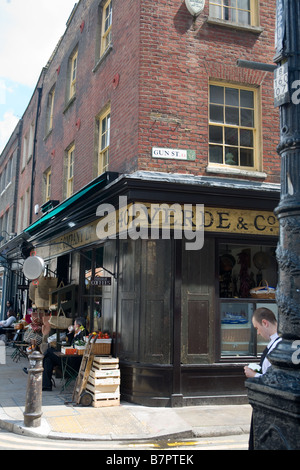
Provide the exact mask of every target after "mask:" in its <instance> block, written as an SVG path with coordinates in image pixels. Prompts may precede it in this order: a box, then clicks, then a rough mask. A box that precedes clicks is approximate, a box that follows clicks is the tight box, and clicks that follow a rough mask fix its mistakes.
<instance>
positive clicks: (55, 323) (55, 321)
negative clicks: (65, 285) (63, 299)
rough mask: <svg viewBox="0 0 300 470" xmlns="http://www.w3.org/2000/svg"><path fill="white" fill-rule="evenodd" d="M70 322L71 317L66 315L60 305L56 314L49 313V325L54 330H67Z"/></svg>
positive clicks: (71, 321)
mask: <svg viewBox="0 0 300 470" xmlns="http://www.w3.org/2000/svg"><path fill="white" fill-rule="evenodd" d="M72 323H73V320H72V318H67V317H66V314H65V312H64V311H63V308H62V307H60V309H59V311H58V314H57V316H54V315H51V317H50V320H49V325H51V327H52V328H54V329H56V330H67V329H68V327H69V326H71V325H72Z"/></svg>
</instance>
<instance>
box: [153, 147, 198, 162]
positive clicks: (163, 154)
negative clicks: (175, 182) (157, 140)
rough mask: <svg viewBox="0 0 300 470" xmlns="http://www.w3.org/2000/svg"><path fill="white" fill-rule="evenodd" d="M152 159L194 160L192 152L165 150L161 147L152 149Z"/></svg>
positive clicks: (194, 155) (194, 153)
mask: <svg viewBox="0 0 300 470" xmlns="http://www.w3.org/2000/svg"><path fill="white" fill-rule="evenodd" d="M152 158H169V159H174V160H196V152H195V151H194V150H182V149H166V148H161V147H153V148H152Z"/></svg>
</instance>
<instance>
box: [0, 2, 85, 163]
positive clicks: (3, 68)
mask: <svg viewBox="0 0 300 470" xmlns="http://www.w3.org/2000/svg"><path fill="white" fill-rule="evenodd" d="M75 3H78V0H0V154H1V152H2V150H3V148H4V147H5V145H6V143H7V141H8V139H9V138H10V136H11V134H12V132H13V130H14V128H15V126H16V124H17V122H18V120H19V119H20V118H21V117H22V115H23V113H24V111H25V109H26V107H27V104H28V103H29V100H30V98H31V96H32V93H33V91H34V88H35V85H36V83H37V80H38V78H39V75H40V73H41V71H42V68H43V67H44V66H45V65H46V64H47V62H48V60H49V58H50V56H51V54H52V52H53V50H54V49H55V47H56V44H57V43H58V41H59V38H60V37H61V36H62V35H63V34H64V32H65V29H66V22H67V20H68V18H69V16H70V14H71V11H72V9H73V6H74V5H75Z"/></svg>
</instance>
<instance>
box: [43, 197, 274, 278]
mask: <svg viewBox="0 0 300 470" xmlns="http://www.w3.org/2000/svg"><path fill="white" fill-rule="evenodd" d="M135 205H136V206H138V205H140V206H141V207H143V208H145V212H141V213H139V214H138V219H139V224H143V220H144V226H145V227H147V228H149V227H150V228H154V229H157V228H158V229H160V228H162V224H163V221H164V219H163V216H165V220H167V221H168V227H169V228H170V229H171V230H179V229H186V230H196V229H197V223H198V224H199V221H197V217H196V216H197V205H196V204H195V205H189V208H188V209H189V211H190V212H188V211H187V207H186V206H185V205H180V204H176V207H177V208H179V210H180V209H181V211H182V217H177V220H179V223H177V222H176V217H175V214H172V207H174V205H168V204H160V205H159V204H156V206H155V209H153V204H151V203H149V202H138V203H135ZM131 206H132V204H128V205H125V206H124V207H121V208H119V209H118V210H116V211H115V213H111V214H108V215H107V216H105V217H102V218H97V219H96V220H95V221H93V222H92V223H90V224H88V225H86V226H84V227H81V228H80V229H79V230H77V231H76V230H75V231H72V232H69V233H68V234H65V235H63V236H62V237H59V238H57V239H55V240H53V242H54V244H53V245H52V246H51V252H50V256H54V255H58V254H61V253H64V252H66V251H69V250H70V245H71V246H72V247H74V248H79V247H83V246H85V245H88V244H90V243H92V242H96V241H97V240H98V241H99V238H98V237H97V224H98V223H99V220H105V226H106V227H107V238H116V236H117V235H118V236H120V238H124V237H125V236H126V235H127V236H128V233H129V232H130V227H131V226H132V224H133V221H134V217H135V215H136V214H137V213H136V212H135V215H132V214H134V212H133V211H132V210H131ZM143 214H144V219H143ZM177 215H178V214H177ZM179 215H180V214H179ZM203 218H204V220H200V225H201V227H203V228H204V232H215V233H228V234H239V235H241V236H243V235H253V236H255V235H260V236H274V237H277V236H278V235H279V222H278V219H277V218H276V216H275V215H274V213H273V212H271V211H259V210H240V209H233V208H219V207H207V206H204V209H203ZM64 242H66V243H67V245H66V244H65V243H64ZM45 255H46V254H45ZM48 255H49V254H48ZM102 279H103V278H102ZM95 282H96V280H95ZM97 282H98V281H97ZM108 282H109V281H108ZM95 285H96V284H95ZM98 285H99V284H98ZM106 285H108V284H106Z"/></svg>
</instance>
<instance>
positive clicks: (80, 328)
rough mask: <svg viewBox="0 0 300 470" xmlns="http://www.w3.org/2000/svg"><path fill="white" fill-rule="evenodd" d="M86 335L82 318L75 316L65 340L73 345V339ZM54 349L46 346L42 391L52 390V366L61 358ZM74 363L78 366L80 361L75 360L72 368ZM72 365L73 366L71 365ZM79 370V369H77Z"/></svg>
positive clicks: (58, 362)
mask: <svg viewBox="0 0 300 470" xmlns="http://www.w3.org/2000/svg"><path fill="white" fill-rule="evenodd" d="M85 335H86V333H85V320H84V318H76V320H75V322H74V326H69V328H68V333H67V342H68V345H71V346H73V344H74V343H75V341H78V340H81V339H83V337H84V336H85ZM55 352H56V349H54V348H48V349H47V351H46V353H45V355H44V359H43V367H44V371H43V391H46V392H51V390H52V372H53V367H55V366H59V365H60V364H61V360H60V358H59V357H58V356H56V354H54V353H55ZM76 365H77V366H78V367H79V366H80V363H79V361H77V363H76V364H74V368H75V367H76ZM72 367H73V366H72ZM78 370H79V369H78Z"/></svg>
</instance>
